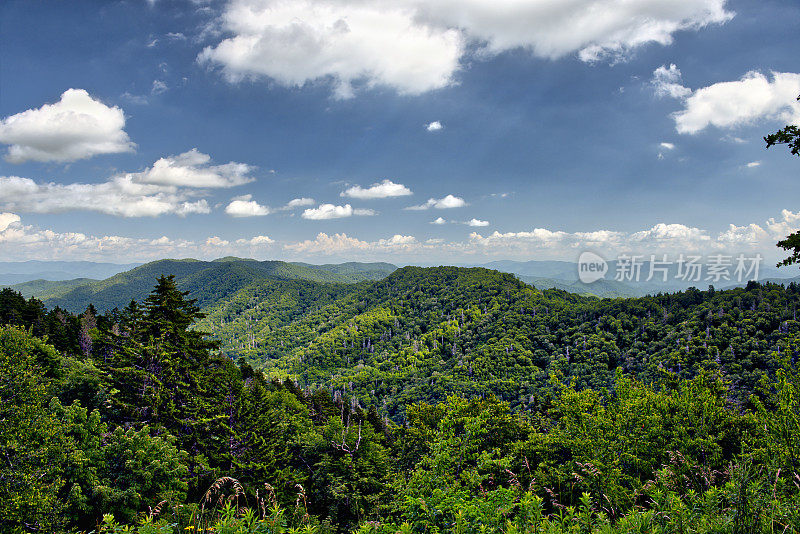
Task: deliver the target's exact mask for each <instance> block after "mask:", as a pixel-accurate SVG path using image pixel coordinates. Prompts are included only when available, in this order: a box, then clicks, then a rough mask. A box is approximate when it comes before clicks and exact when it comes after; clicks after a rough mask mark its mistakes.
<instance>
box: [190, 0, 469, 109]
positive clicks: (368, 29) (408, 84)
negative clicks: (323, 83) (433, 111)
mask: <svg viewBox="0 0 800 534" xmlns="http://www.w3.org/2000/svg"><path fill="white" fill-rule="evenodd" d="M401 4H402V2H384V3H379V4H371V3H366V2H361V1H351V2H348V1H323V0H291V1H272V0H232V1H231V2H229V3H228V5H227V7H226V9H225V12H224V14H223V16H222V21H221V22H222V25H223V26H224V28H225V29H226V30H227V31H228V32H230V33H231V34H232V36H231V37H228V38H226V39H224V40H223V41H222V42H220V43H219V44H217V45H216V46H213V47H212V46H209V47H207V48H206V49H205V50H203V51H202V52H201V54H200V55H199V56H198V60H199V61H200V62H201V63H209V64H215V65H220V66H222V68H223V71H224V73H225V75H226V76H227V77H228V79H229V80H231V81H236V80H240V79H242V78H248V77H258V76H266V77H269V78H271V79H273V80H275V81H276V82H278V83H280V84H282V85H285V86H288V87H300V86H303V85H304V84H306V83H309V82H313V81H318V80H324V79H329V80H332V81H333V83H334V85H335V93H336V95H337V96H338V97H339V98H347V97H350V96H352V95H353V91H354V85H357V84H364V85H366V86H367V87H375V86H387V87H392V88H394V89H395V90H397V91H398V92H400V93H402V94H419V93H422V92H425V91H430V90H432V89H439V88H442V87H445V86H447V85H449V84H450V83H452V79H453V74H454V73H455V72H456V70H458V68H459V58H460V56H461V54H462V51H463V42H462V37H461V34H460V33H459V32H458V31H456V30H453V29H448V28H435V27H432V26H428V25H426V24H424V23H421V22H420V21H419V20H418V19H416V17H415V13H414V11H413V9H410V8H409V7H407V6H403V5H401Z"/></svg>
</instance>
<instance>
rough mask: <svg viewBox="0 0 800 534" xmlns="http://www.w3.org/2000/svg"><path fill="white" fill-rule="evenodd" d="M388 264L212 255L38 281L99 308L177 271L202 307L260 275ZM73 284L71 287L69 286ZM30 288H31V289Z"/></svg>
mask: <svg viewBox="0 0 800 534" xmlns="http://www.w3.org/2000/svg"><path fill="white" fill-rule="evenodd" d="M394 269H396V267H394V266H393V265H390V264H358V263H350V264H344V266H334V265H325V266H320V267H317V266H313V265H308V264H300V263H287V262H282V261H256V260H249V259H239V258H222V259H220V260H215V261H199V260H159V261H154V262H151V263H147V264H145V265H141V266H139V267H136V268H134V269H131V270H130V271H126V272H123V273H119V274H116V275H114V276H112V277H110V278H107V279H105V280H98V281H90V282H88V283H83V282H75V281H67V282H63V283H60V284H59V283H53V284H44V283H39V284H38V287H39V288H41V289H42V290H43V291H45V293H40V294H39V295H36V296H37V298H39V297H41V298H42V300H43V301H44V303H45V305H47V306H48V307H50V308H52V307H55V306H59V307H61V308H64V309H66V310H69V311H73V312H80V311H83V310H84V309H86V307H87V306H88V305H89V304H93V305H94V306H95V307H96V308H97V309H98V310H99V311H101V312H102V311H107V310H111V309H113V308H122V307H124V306H125V305H126V304H128V303H129V302H130V301H131V300H137V301H139V300H143V299H144V298H145V297H146V296H147V295H148V294H149V292H150V290H151V289H152V287H153V284H154V283H155V280H156V279H157V278H158V277H159V276H166V275H175V279H176V282H177V284H178V287H179V288H180V289H182V290H183V291H189V292H190V293H191V295H192V298H196V299H197V300H198V305H199V306H200V307H201V308H205V307H207V306H210V305H212V304H214V303H215V302H217V301H219V300H221V299H224V298H226V297H228V296H230V295H233V294H234V293H236V292H237V291H238V290H240V289H242V288H244V287H246V286H247V285H249V284H251V283H253V282H256V281H259V280H264V279H274V280H306V281H312V282H319V283H355V282H360V281H363V280H376V279H379V278H382V277H384V276H386V275H388V274H389V273H391V272H392V271H393V270H394ZM68 286H72V287H68ZM31 294H33V293H31Z"/></svg>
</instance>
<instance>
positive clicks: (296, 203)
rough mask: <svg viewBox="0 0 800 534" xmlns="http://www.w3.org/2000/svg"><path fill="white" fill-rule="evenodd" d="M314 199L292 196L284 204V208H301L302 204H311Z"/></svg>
mask: <svg viewBox="0 0 800 534" xmlns="http://www.w3.org/2000/svg"><path fill="white" fill-rule="evenodd" d="M313 205H314V199H313V198H307V197H302V198H293V199H292V200H290V201H289V202H288V203H287V204H286V209H294V208H302V207H304V206H313Z"/></svg>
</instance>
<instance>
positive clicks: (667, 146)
mask: <svg viewBox="0 0 800 534" xmlns="http://www.w3.org/2000/svg"><path fill="white" fill-rule="evenodd" d="M659 146H660V147H661V148H663V149H664V150H675V145H674V144H672V143H666V142H665V143H661V144H660V145H659Z"/></svg>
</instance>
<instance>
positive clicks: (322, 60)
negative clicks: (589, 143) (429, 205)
mask: <svg viewBox="0 0 800 534" xmlns="http://www.w3.org/2000/svg"><path fill="white" fill-rule="evenodd" d="M725 5H726V0H682V1H680V2H677V1H673V2H668V3H666V4H665V3H664V2H652V1H648V0H633V1H631V0H573V1H570V2H567V3H565V2H559V1H554V0H523V1H511V0H503V1H501V2H500V3H498V2H496V1H491V0H439V1H437V2H429V1H425V0H385V1H383V2H377V3H368V2H363V1H362V0H231V1H230V2H229V3H228V4H227V6H226V8H225V10H224V12H223V14H222V15H221V18H220V20H219V22H218V23H219V26H220V27H221V28H222V29H224V30H225V32H226V33H227V35H228V37H226V38H224V39H223V40H222V41H221V42H219V43H217V44H216V45H214V46H209V47H207V48H206V49H204V50H203V51H202V52H201V53H200V55H199V56H198V60H199V61H200V62H201V63H205V64H209V65H216V66H219V67H221V69H222V70H223V72H224V74H225V75H226V76H227V78H228V79H229V80H231V81H237V80H241V79H243V78H257V77H266V78H269V79H271V80H273V81H275V82H277V83H279V84H282V85H285V86H288V87H299V86H302V85H304V84H306V83H310V82H317V81H322V80H325V81H330V82H332V83H333V85H334V91H335V94H336V96H338V97H340V98H347V97H351V96H353V94H354V91H355V88H357V87H360V86H365V87H368V88H370V87H389V88H392V89H394V90H395V91H397V92H399V93H401V94H419V93H423V92H426V91H430V90H434V89H439V88H442V87H446V86H448V85H451V84H453V83H454V80H455V75H456V74H457V72H458V70H459V69H460V67H461V64H462V63H463V62H465V60H469V59H480V58H485V57H488V56H491V55H494V54H499V53H502V52H505V51H508V50H513V49H524V50H526V51H528V52H529V53H530V54H532V55H534V56H536V57H543V58H551V59H555V58H559V57H563V56H566V55H569V54H577V55H578V57H579V58H580V59H581V60H583V61H598V60H601V59H604V58H611V59H613V60H617V59H620V58H624V57H625V56H626V55H627V54H628V53H629V52H631V51H632V50H634V49H636V48H638V47H640V46H642V45H645V44H649V43H658V44H661V45H668V44H670V43H671V42H672V38H673V34H674V33H676V32H678V31H682V30H698V29H700V28H702V27H704V26H707V25H709V24H720V23H724V22H726V21H727V20H729V19H730V18H731V17H732V16H733V14H732V13H731V12H729V11H726V9H725ZM468 55H469V57H468Z"/></svg>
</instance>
